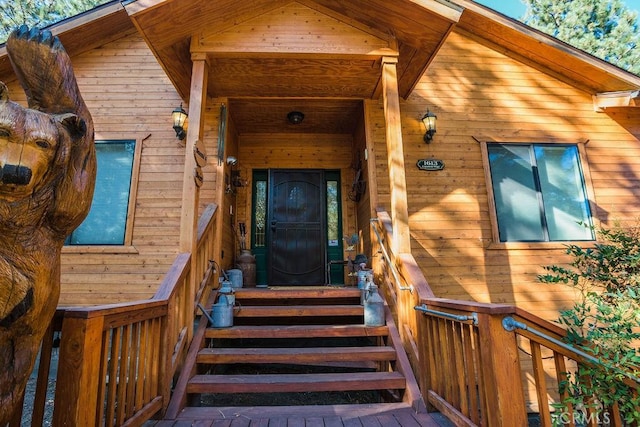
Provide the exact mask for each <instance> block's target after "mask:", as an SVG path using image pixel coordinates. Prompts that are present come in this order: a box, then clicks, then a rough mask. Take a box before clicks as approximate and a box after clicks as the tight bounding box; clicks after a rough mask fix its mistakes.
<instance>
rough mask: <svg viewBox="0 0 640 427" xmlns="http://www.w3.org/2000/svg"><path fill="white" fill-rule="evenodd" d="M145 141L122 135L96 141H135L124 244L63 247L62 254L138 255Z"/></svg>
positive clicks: (96, 139)
mask: <svg viewBox="0 0 640 427" xmlns="http://www.w3.org/2000/svg"><path fill="white" fill-rule="evenodd" d="M145 139H146V138H139V137H127V136H120V135H118V136H111V137H100V138H98V137H96V138H95V141H116V142H125V141H134V143H135V148H134V152H133V165H132V167H131V185H130V187H129V202H128V207H127V220H126V222H125V231H124V243H123V244H122V245H64V246H63V247H62V253H68V254H73V253H138V250H137V249H136V248H135V247H134V246H133V220H134V216H135V209H136V198H137V195H138V183H139V176H140V161H141V157H142V156H141V153H142V144H143V142H144V140H145ZM94 143H97V142H94Z"/></svg>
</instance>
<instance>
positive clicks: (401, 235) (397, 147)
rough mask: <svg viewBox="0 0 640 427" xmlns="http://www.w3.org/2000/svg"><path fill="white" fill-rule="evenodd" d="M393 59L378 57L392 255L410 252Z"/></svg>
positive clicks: (400, 130) (397, 96) (396, 75)
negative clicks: (388, 189)
mask: <svg viewBox="0 0 640 427" xmlns="http://www.w3.org/2000/svg"><path fill="white" fill-rule="evenodd" d="M397 62H398V60H397V58H393V57H383V58H382V97H383V102H384V118H385V122H386V136H387V164H388V168H389V185H390V187H391V188H390V190H391V191H390V196H391V212H390V214H391V225H392V227H393V242H392V245H391V247H392V250H393V253H394V254H400V253H410V252H411V238H410V234H409V209H408V208H407V181H406V178H405V173H404V149H403V147H402V124H401V120H400V117H401V116H400V96H399V95H398V74H397V70H396V64H397Z"/></svg>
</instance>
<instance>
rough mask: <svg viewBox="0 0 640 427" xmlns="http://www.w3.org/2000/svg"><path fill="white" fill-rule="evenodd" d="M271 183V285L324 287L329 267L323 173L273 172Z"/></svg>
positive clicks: (305, 171)
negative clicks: (326, 267)
mask: <svg viewBox="0 0 640 427" xmlns="http://www.w3.org/2000/svg"><path fill="white" fill-rule="evenodd" d="M269 183H270V192H269V213H268V218H269V219H268V226H269V230H270V236H269V250H268V254H269V255H268V258H269V283H270V284H272V285H320V284H323V283H324V280H325V279H324V274H325V265H326V261H325V258H326V255H325V243H324V242H325V235H326V232H325V214H324V212H325V198H326V195H325V191H324V175H323V172H322V171H307V170H301V171H297V170H272V171H270V177H269Z"/></svg>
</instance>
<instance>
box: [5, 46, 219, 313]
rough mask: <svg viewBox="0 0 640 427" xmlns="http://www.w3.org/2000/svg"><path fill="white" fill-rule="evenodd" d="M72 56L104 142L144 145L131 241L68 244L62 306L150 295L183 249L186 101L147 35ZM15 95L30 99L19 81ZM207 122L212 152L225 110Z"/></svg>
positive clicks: (209, 180) (211, 173)
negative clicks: (181, 129) (182, 117)
mask: <svg viewBox="0 0 640 427" xmlns="http://www.w3.org/2000/svg"><path fill="white" fill-rule="evenodd" d="M72 61H73V65H74V71H75V74H76V77H77V80H78V85H79V87H80V91H81V93H82V96H83V97H84V99H85V101H86V103H87V105H88V107H89V110H90V111H91V114H92V116H93V120H94V122H95V129H96V139H98V140H100V139H135V140H136V143H137V144H142V150H141V158H140V159H139V162H140V167H139V173H138V176H137V184H138V185H137V194H135V206H134V207H133V208H134V211H133V217H131V218H129V221H130V223H129V226H130V227H132V229H131V236H132V240H131V244H130V245H127V246H94V247H87V246H83V247H70V248H65V249H64V250H63V255H62V288H61V296H60V305H61V306H75V305H96V304H105V303H112V302H121V301H131V300H136V299H141V298H149V297H151V296H152V295H153V293H154V292H155V291H156V289H157V287H158V286H159V284H160V282H161V279H162V278H163V277H164V275H165V274H166V273H167V271H168V270H169V267H170V266H171V263H172V262H173V260H174V258H175V255H176V254H177V252H178V249H179V234H180V209H181V201H182V179H183V178H182V175H183V165H184V158H185V148H184V144H183V142H181V141H179V140H178V139H176V137H175V132H174V131H173V129H172V128H171V111H172V110H173V108H175V107H176V106H177V105H179V104H180V102H181V100H180V98H179V97H178V95H177V93H176V91H175V89H174V88H173V86H172V85H171V83H170V82H169V80H168V79H167V77H166V75H165V73H164V72H163V70H162V68H161V67H160V66H159V64H158V63H157V61H156V60H155V58H154V57H153V55H152V53H151V52H150V50H149V49H148V48H147V46H146V44H145V43H144V41H143V40H142V39H141V38H140V37H139V36H136V35H133V36H125V37H123V38H120V39H118V40H116V41H114V42H111V43H108V44H105V45H103V46H101V47H99V48H97V49H94V50H92V51H89V52H86V53H84V54H82V55H79V56H77V57H74V58H73V59H72ZM10 93H11V98H12V99H13V100H16V101H19V102H21V103H23V104H25V103H26V98H25V96H24V93H23V92H22V89H21V88H20V87H19V86H18V85H17V83H15V82H13V83H11V85H10ZM185 107H186V108H187V107H188V106H185ZM207 120H208V122H211V123H210V124H208V125H209V126H210V127H211V128H212V129H215V132H211V133H210V134H208V135H207V139H206V143H207V151H208V152H209V153H211V152H214V153H215V150H216V145H217V110H216V111H214V112H213V113H212V114H211V115H210V116H208V117H207ZM209 164H210V165H211V166H210V165H207V166H206V167H205V168H204V173H205V185H204V186H203V197H201V206H204V205H205V204H207V203H211V201H212V200H213V197H212V196H211V194H210V191H209V188H212V187H215V166H214V165H216V164H217V163H214V161H213V160H211V159H210V161H209ZM134 179H136V177H134ZM201 210H202V207H201Z"/></svg>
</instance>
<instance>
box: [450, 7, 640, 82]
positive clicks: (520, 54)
mask: <svg viewBox="0 0 640 427" xmlns="http://www.w3.org/2000/svg"><path fill="white" fill-rule="evenodd" d="M456 3H458V4H459V5H460V6H462V7H463V8H464V11H463V14H462V17H461V19H460V21H459V23H458V28H459V29H463V30H465V31H467V32H468V33H471V34H473V35H474V38H476V39H483V40H487V41H488V42H490V43H492V44H494V45H497V46H501V47H502V48H503V49H506V50H507V51H508V52H504V53H505V54H507V55H509V56H511V57H514V58H526V59H527V60H528V61H529V65H532V66H534V67H535V68H537V69H539V70H541V71H543V72H546V73H547V74H550V75H553V76H555V77H556V78H559V79H560V80H562V81H564V82H566V83H568V84H570V85H571V86H573V87H576V88H577V89H580V90H583V91H586V92H587V93H591V94H594V93H596V92H598V91H603V90H604V91H606V90H607V89H610V90H625V89H634V88H636V87H640V77H639V76H636V75H634V74H631V73H629V72H627V71H625V70H622V69H621V68H618V67H616V66H615V65H612V64H610V63H608V62H606V61H604V60H601V59H599V58H596V57H595V56H593V55H590V54H588V53H586V52H584V51H582V50H580V49H577V48H575V47H573V46H571V45H569V44H567V43H565V42H563V41H561V40H558V39H556V38H554V37H552V36H550V35H548V34H545V33H543V32H542V31H539V30H536V29H534V28H532V27H529V26H527V25H526V24H523V23H522V22H519V21H517V20H514V19H511V18H509V17H507V16H504V15H502V14H500V13H497V12H495V11H493V10H491V9H489V8H487V7H485V6H482V5H479V4H477V3H475V2H473V1H469V0H456ZM490 26H498V27H500V31H497V30H496V31H487V29H488V28H489V27H490ZM516 37H523V38H528V39H530V40H531V41H532V43H531V45H532V46H535V48H536V49H535V50H530V51H527V49H526V46H522V45H519V46H516V45H515V44H514V43H513V39H514V38H516ZM551 52H556V53H561V54H564V55H566V56H565V58H566V59H567V60H566V61H556V62H552V61H549V57H550V56H551V55H549V53H551ZM525 62H527V61H525ZM577 70H580V71H583V72H580V73H577ZM587 70H589V71H590V72H593V73H597V74H598V75H599V80H594V79H593V78H590V77H589V76H588V73H587V72H586V71H587ZM576 75H579V76H580V78H581V79H582V81H581V82H577V79H576V78H575V77H574V76H576ZM613 86H615V88H614V87H613Z"/></svg>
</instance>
